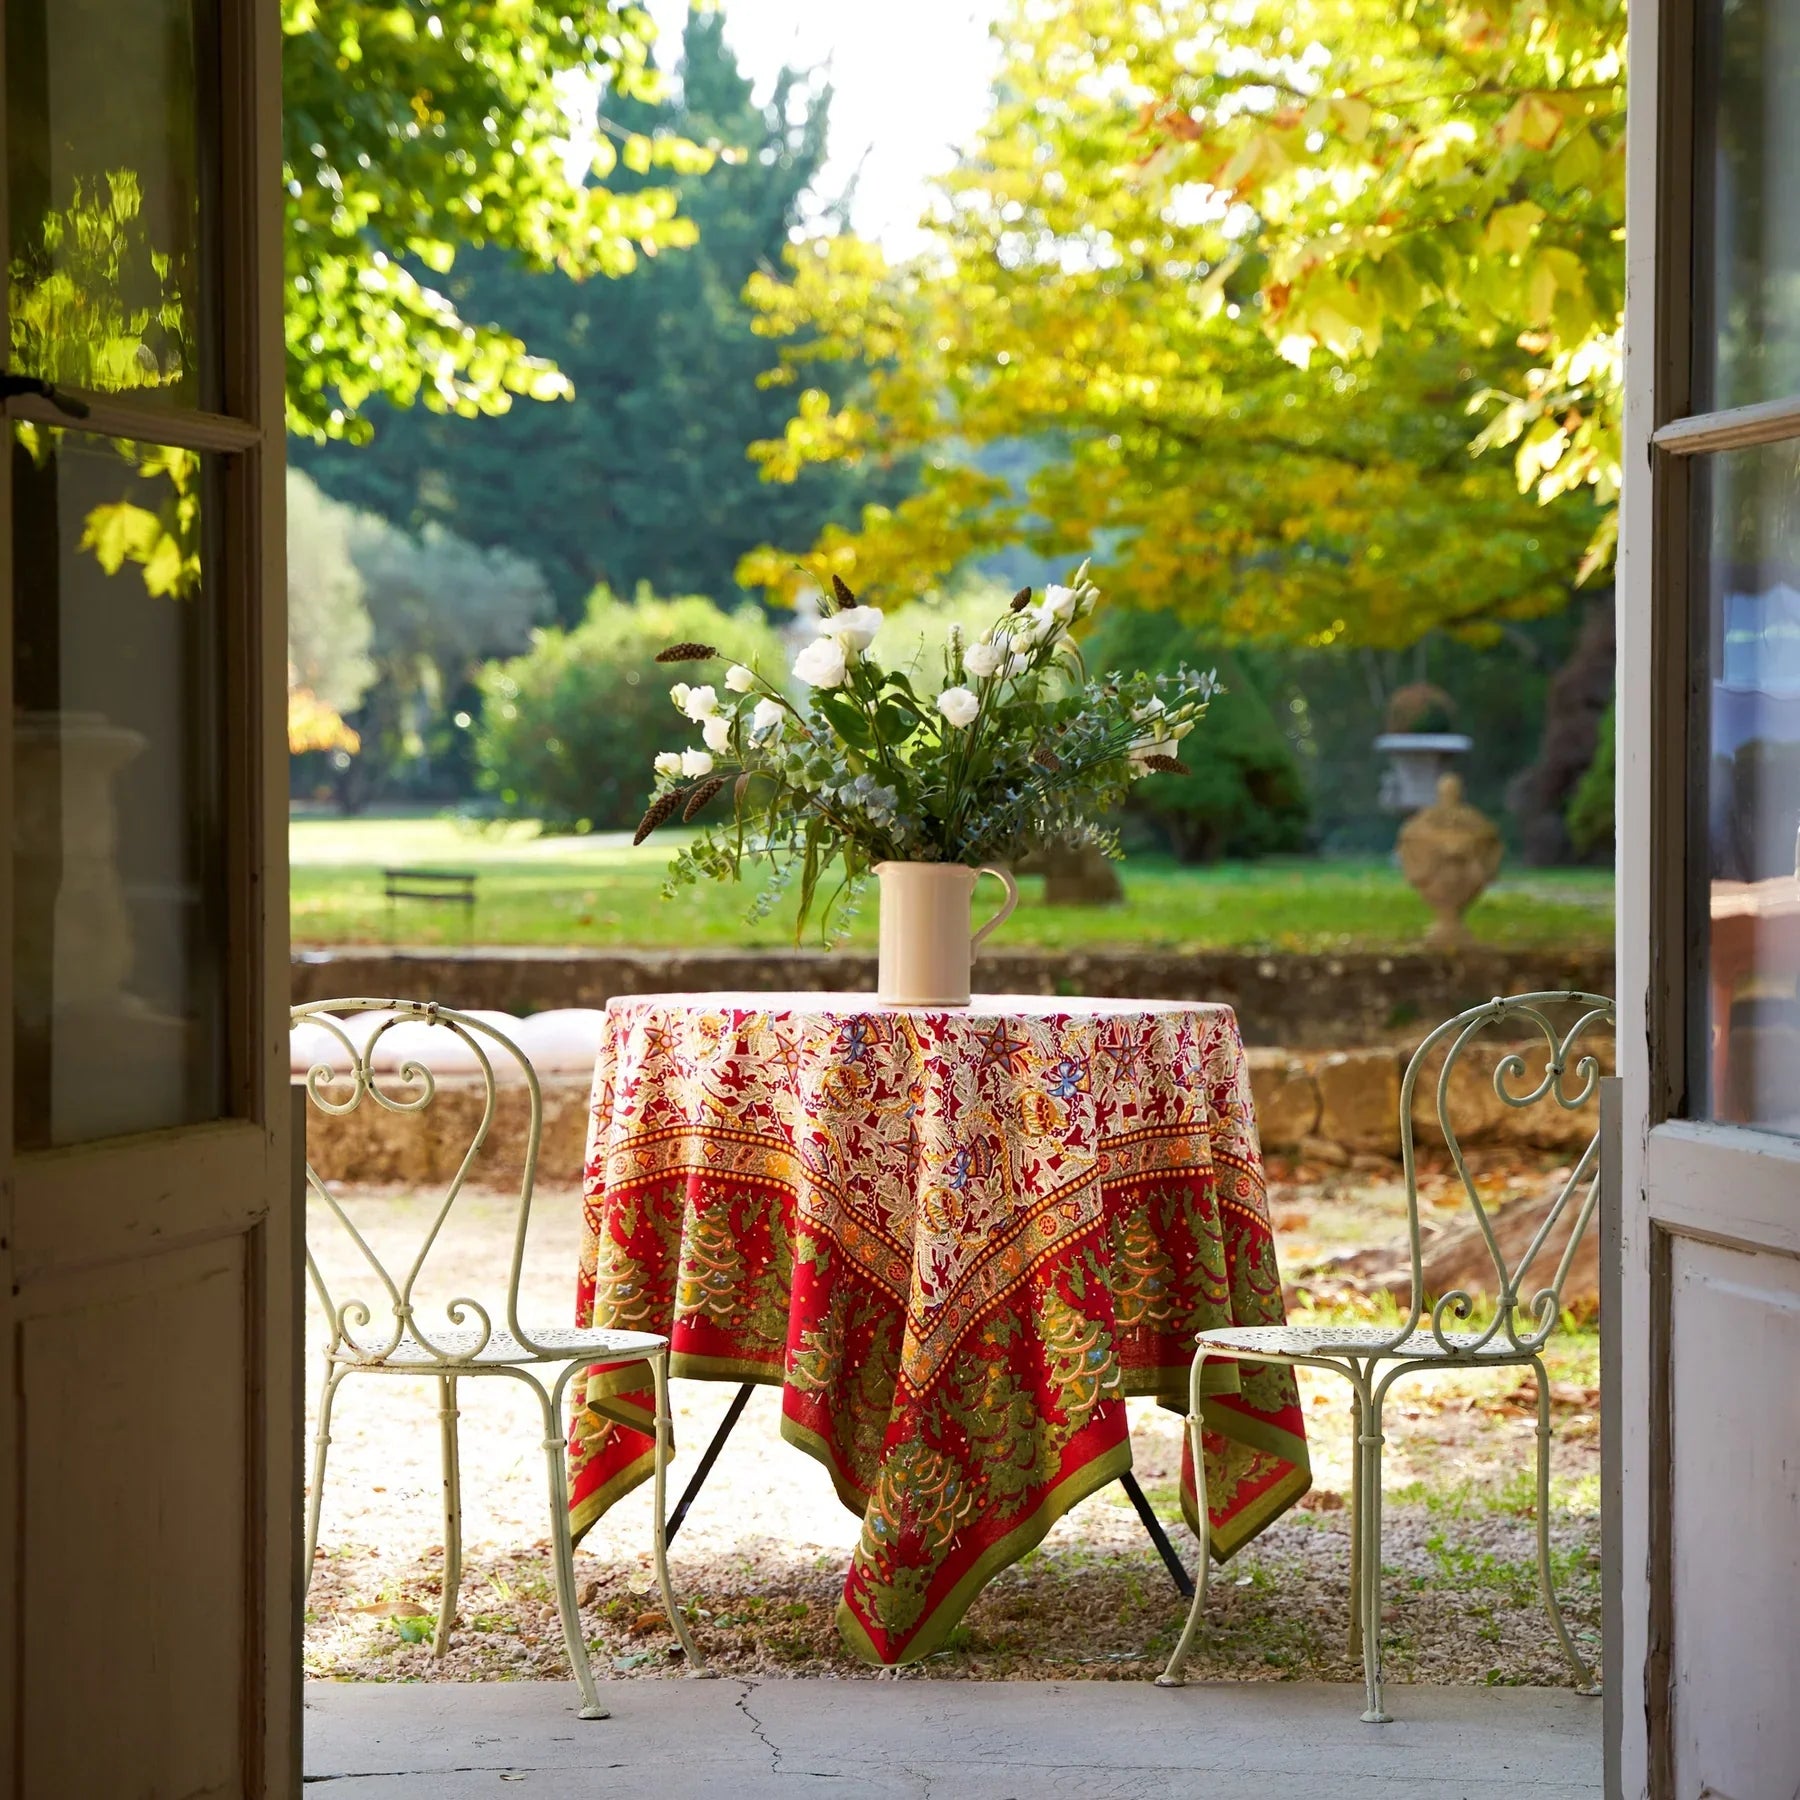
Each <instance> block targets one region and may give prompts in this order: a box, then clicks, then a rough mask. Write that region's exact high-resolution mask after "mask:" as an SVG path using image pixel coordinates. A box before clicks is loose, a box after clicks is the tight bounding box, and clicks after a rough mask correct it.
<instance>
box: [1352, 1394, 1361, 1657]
mask: <svg viewBox="0 0 1800 1800" xmlns="http://www.w3.org/2000/svg"><path fill="white" fill-rule="evenodd" d="M1362 1439H1363V1397H1362V1389H1361V1388H1360V1387H1359V1386H1358V1385H1357V1384H1356V1383H1355V1382H1352V1383H1351V1386H1350V1656H1351V1660H1352V1661H1356V1660H1359V1659H1360V1658H1361V1656H1362V1653H1363V1597H1362V1584H1363V1555H1362V1519H1363V1453H1362Z"/></svg>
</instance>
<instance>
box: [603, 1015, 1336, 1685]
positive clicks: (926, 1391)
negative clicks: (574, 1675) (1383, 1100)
mask: <svg viewBox="0 0 1800 1800" xmlns="http://www.w3.org/2000/svg"><path fill="white" fill-rule="evenodd" d="M586 1189H587V1200H586V1232H585V1236H584V1241H583V1247H582V1257H581V1276H580V1294H579V1312H578V1323H580V1324H583V1325H586V1324H590V1323H591V1324H595V1325H603V1326H613V1327H617V1328H620V1329H630V1330H636V1331H654V1332H659V1333H662V1334H665V1335H667V1336H668V1337H669V1338H670V1340H671V1343H672V1358H671V1368H672V1371H673V1373H674V1374H675V1375H677V1376H692V1377H699V1378H702V1379H710V1380H722V1381H757V1382H767V1383H771V1384H776V1385H779V1386H780V1387H781V1389H782V1426H781V1429H782V1435H783V1436H784V1437H786V1438H787V1439H788V1440H789V1442H791V1443H794V1444H797V1445H799V1446H800V1448H801V1449H803V1450H806V1451H808V1452H810V1453H811V1454H812V1455H813V1456H816V1457H817V1458H818V1459H819V1461H820V1462H822V1463H823V1464H824V1465H825V1467H826V1469H827V1471H828V1472H829V1473H830V1476H831V1479H832V1481H833V1483H834V1484H835V1485H836V1488H837V1492H838V1496H839V1498H840V1499H842V1500H843V1502H844V1504H845V1505H846V1506H848V1507H849V1508H850V1509H851V1510H852V1511H853V1512H854V1513H855V1514H856V1515H857V1516H858V1517H859V1518H860V1519H861V1520H862V1521H863V1529H862V1537H861V1541H860V1542H859V1544H858V1545H857V1549H856V1552H855V1555H854V1557H853V1559H852V1561H851V1564H850V1569H849V1572H848V1574H847V1576H846V1578H845V1582H844V1598H843V1603H842V1605H841V1606H840V1608H839V1612H838V1622H839V1626H840V1628H841V1630H842V1632H843V1634H844V1637H845V1639H846V1640H847V1641H848V1642H849V1644H850V1645H851V1646H852V1647H853V1648H854V1649H855V1650H856V1651H857V1652H858V1653H859V1654H861V1655H862V1656H864V1657H866V1658H867V1659H868V1660H869V1661H871V1662H880V1663H902V1662H910V1661H913V1660H914V1659H916V1658H918V1657H921V1656H925V1655H927V1654H929V1653H930V1652H931V1651H932V1650H933V1649H935V1648H936V1647H937V1645H938V1644H939V1643H941V1642H942V1640H943V1639H944V1637H945V1636H946V1635H947V1634H948V1633H949V1631H950V1629H951V1628H952V1627H953V1626H954V1625H955V1624H956V1622H957V1620H958V1619H959V1618H960V1617H961V1616H962V1614H963V1612H964V1611H965V1609H966V1608H967V1607H968V1605H969V1602H970V1601H971V1600H972V1599H974V1597H975V1595H976V1594H977V1593H978V1592H979V1591H980V1589H981V1587H982V1585H983V1584H984V1583H985V1582H986V1581H987V1580H989V1578H990V1577H992V1576H993V1575H994V1574H995V1573H996V1572H997V1571H998V1570H1000V1569H1002V1568H1004V1567H1005V1566H1006V1565H1007V1564H1008V1563H1011V1562H1014V1561H1016V1560H1017V1559H1018V1558H1019V1557H1021V1556H1023V1555H1024V1554H1025V1553H1026V1551H1028V1550H1030V1549H1031V1548H1032V1546H1033V1545H1035V1544H1036V1543H1038V1541H1039V1540H1040V1539H1041V1538H1042V1537H1043V1536H1044V1534H1045V1533H1046V1532H1047V1531H1048V1530H1049V1529H1050V1527H1051V1525H1052V1524H1053V1523H1054V1522H1055V1521H1056V1520H1057V1519H1058V1518H1059V1517H1060V1516H1061V1515H1062V1514H1063V1513H1065V1512H1067V1511H1068V1510H1069V1508H1070V1507H1072V1506H1073V1505H1075V1503H1076V1502H1077V1501H1079V1500H1081V1499H1082V1498H1083V1497H1085V1496H1086V1495H1088V1494H1091V1493H1093V1492H1094V1490H1095V1489H1097V1488H1099V1487H1102V1486H1104V1485H1105V1484H1106V1483H1107V1482H1109V1481H1112V1480H1115V1479H1116V1478H1117V1477H1118V1476H1119V1474H1120V1473H1121V1472H1122V1471H1123V1470H1125V1469H1127V1468H1129V1467H1130V1465H1131V1445H1130V1441H1129V1438H1128V1437H1127V1434H1126V1423H1125V1396H1126V1395H1128V1394H1154V1395H1156V1396H1157V1397H1158V1398H1159V1399H1161V1400H1162V1401H1163V1402H1164V1403H1165V1404H1167V1405H1169V1406H1171V1407H1174V1408H1176V1409H1177V1410H1180V1411H1185V1410H1186V1404H1187V1398H1186V1396H1187V1379H1188V1367H1189V1363H1190V1360H1191V1355H1192V1344H1193V1338H1194V1333H1195V1332H1196V1331H1199V1330H1200V1329H1202V1328H1203V1327H1206V1326H1215V1325H1260V1324H1268V1323H1276V1322H1279V1321H1280V1320H1281V1318H1282V1300H1281V1281H1280V1276H1279V1274H1278V1272H1277V1269H1276V1264H1275V1246H1274V1242H1273V1240H1272V1238H1271V1236H1270V1231H1269V1217H1268V1209H1267V1206H1266V1204H1265V1202H1264V1198H1263V1177H1262V1164H1261V1157H1260V1154H1259V1151H1258V1147H1257V1137H1256V1121H1255V1117H1254V1114H1253V1111H1252V1108H1251V1101H1250V1077H1249V1070H1248V1067H1247V1064H1246V1059H1245V1056H1244V1049H1243V1044H1242V1042H1241V1040H1240V1038H1239V1036H1238V1029H1237V1021H1236V1019H1235V1018H1234V1017H1233V1015H1232V1012H1231V1010H1230V1008H1228V1007H1224V1006H1209V1005H1199V1004H1183V1003H1175V1002H1143V1001H1104V1000H1073V999H1062V998H1057V999H1043V998H1035V997H1005V998H983V997H980V996H978V997H977V998H976V999H975V1000H974V1002H973V1003H972V1004H971V1005H970V1006H969V1007H967V1008H966V1009H963V1008H957V1009H954V1010H952V1009H940V1008H919V1009H895V1008H885V1007H880V1006H877V1005H876V1003H875V1002H874V1000H873V999H872V998H871V997H870V996H868V995H857V994H785V995H783V994H735V995H730V994H678V995H657V996H648V997H638V998H631V999H621V1000H615V1001H614V1002H613V1003H612V1005H611V1007H610V1008H609V1009H608V1019H607V1029H606V1035H605V1040H604V1042H603V1044H602V1047H601V1051H600V1057H599V1062H598V1066H597V1068H596V1071H595V1077H594V1096H593V1118H592V1123H591V1127H590V1133H589V1140H588V1153H587V1168H586ZM1207 1375H1208V1392H1209V1396H1210V1397H1209V1398H1208V1400H1207V1402H1206V1410H1205V1419H1206V1426H1207V1431H1206V1434H1205V1446H1206V1457H1207V1498H1208V1502H1209V1510H1210V1513H1211V1518H1210V1520H1209V1530H1210V1537H1211V1543H1212V1548H1213V1551H1214V1553H1215V1554H1216V1555H1218V1556H1220V1557H1225V1556H1229V1555H1231V1553H1232V1552H1233V1551H1235V1550H1237V1549H1238V1548H1239V1547H1240V1546H1241V1545H1243V1544H1244V1543H1246V1542H1248V1541H1249V1539H1250V1538H1252V1537H1254V1536H1255V1535H1256V1533H1257V1532H1258V1531H1260V1530H1261V1529H1262V1528H1263V1527H1264V1526H1265V1525H1267V1524H1268V1523H1269V1522H1270V1520H1272V1519H1274V1518H1275V1517H1277V1516H1278V1515H1279V1514H1280V1513H1282V1512H1283V1511H1285V1510H1286V1509H1287V1508H1288V1507H1289V1506H1291V1505H1292V1504H1293V1503H1294V1502H1295V1501H1296V1500H1297V1499H1299V1497H1300V1496H1301V1495H1302V1494H1303V1493H1305V1491H1306V1489H1307V1486H1308V1485H1309V1482H1310V1479H1311V1477H1310V1474H1309V1470H1308V1465H1307V1452H1306V1437H1305V1426H1304V1423H1303V1421H1302V1419H1301V1415H1300V1407H1299V1401H1298V1396H1297V1394H1296V1392H1295V1387H1294V1382H1293V1377H1292V1375H1291V1373H1289V1372H1288V1371H1285V1370H1280V1369H1276V1368H1274V1367H1269V1366H1264V1367H1260V1368H1259V1367H1256V1366H1255V1365H1244V1366H1242V1367H1240V1366H1238V1365H1236V1364H1233V1363H1230V1362H1223V1361H1221V1362H1216V1363H1212V1364H1210V1365H1209V1366H1208V1370H1207ZM643 1380H644V1375H643V1368H642V1365H641V1364H640V1365H638V1366H636V1367H635V1368H630V1369H621V1370H612V1371H607V1370H604V1369H596V1370H595V1371H593V1372H592V1373H591V1374H590V1375H589V1377H588V1381H587V1389H586V1393H585V1396H581V1395H578V1397H577V1403H576V1408H575V1417H574V1424H573V1431H572V1435H571V1439H570V1454H571V1480H572V1502H571V1504H572V1514H573V1516H572V1526H573V1530H574V1532H575V1535H576V1536H577V1538H579V1537H580V1536H581V1534H582V1533H584V1532H585V1531H586V1530H587V1529H588V1528H589V1526H591V1525H592V1524H593V1522H594V1521H595V1520H596V1519H598V1518H599V1517H600V1515H601V1514H602V1513H604V1512H605V1511H606V1509H607V1508H608V1507H609V1506H611V1505H612V1503H613V1502H614V1501H615V1500H616V1499H618V1498H619V1496H620V1495H621V1494H623V1493H625V1492H627V1491H628V1490H629V1489H630V1488H632V1487H635V1486H636V1485H637V1483H638V1482H640V1481H642V1480H644V1479H645V1478H646V1477H647V1476H648V1475H649V1474H650V1472H651V1444H650V1439H649V1437H648V1436H646V1435H645V1433H644V1431H643V1430H642V1429H640V1428H641V1427H644V1426H646V1425H647V1424H648V1422H649V1420H650V1417H651V1402H650V1396H649V1393H648V1391H647V1390H644V1389H643V1387H642V1384H643ZM1181 1491H1182V1501H1183V1508H1184V1511H1185V1512H1186V1515H1187V1519H1188V1523H1189V1525H1190V1526H1195V1525H1196V1524H1197V1521H1196V1517H1195V1500H1194V1490H1193V1468H1192V1463H1191V1458H1187V1457H1184V1461H1183V1470H1182V1484H1181Z"/></svg>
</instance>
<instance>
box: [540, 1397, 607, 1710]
mask: <svg viewBox="0 0 1800 1800" xmlns="http://www.w3.org/2000/svg"><path fill="white" fill-rule="evenodd" d="M571 1373H572V1368H571V1369H565V1370H564V1371H563V1373H562V1375H561V1376H560V1377H559V1378H558V1380H557V1383H556V1387H555V1390H554V1391H553V1392H552V1391H549V1390H546V1389H545V1388H543V1387H542V1386H540V1385H539V1384H538V1383H537V1382H536V1381H533V1382H532V1383H531V1385H532V1387H533V1388H534V1389H535V1390H536V1392H537V1397H538V1399H539V1400H540V1401H541V1402H542V1404H543V1408H544V1464H545V1469H546V1472H547V1474H548V1476H549V1487H550V1557H551V1562H552V1564H553V1565H554V1567H555V1571H556V1610H557V1612H558V1613H560V1614H561V1615H562V1628H563V1644H564V1646H565V1648H566V1649H567V1650H568V1652H569V1663H570V1666H571V1667H572V1668H573V1669H574V1671H575V1685H576V1686H577V1687H578V1688H580V1690H581V1710H580V1714H579V1716H580V1717H581V1718H584V1719H607V1718H611V1716H612V1715H611V1714H610V1713H609V1712H608V1711H607V1710H606V1708H605V1707H604V1706H602V1705H601V1704H600V1695H599V1693H598V1692H597V1691H596V1690H595V1687H594V1671H593V1669H592V1667H591V1666H590V1665H589V1663H588V1655H587V1644H586V1642H585V1641H584V1640H583V1638H582V1633H581V1604H580V1601H579V1600H578V1599H577V1597H576V1594H575V1546H574V1543H573V1542H572V1541H571V1539H570V1536H569V1472H568V1467H567V1463H566V1460H565V1459H566V1458H567V1456H568V1453H569V1445H568V1439H567V1438H566V1437H565V1436H564V1435H563V1427H562V1399H563V1389H564V1386H565V1385H566V1383H567V1382H568V1379H569V1376H570V1374H571Z"/></svg>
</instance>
